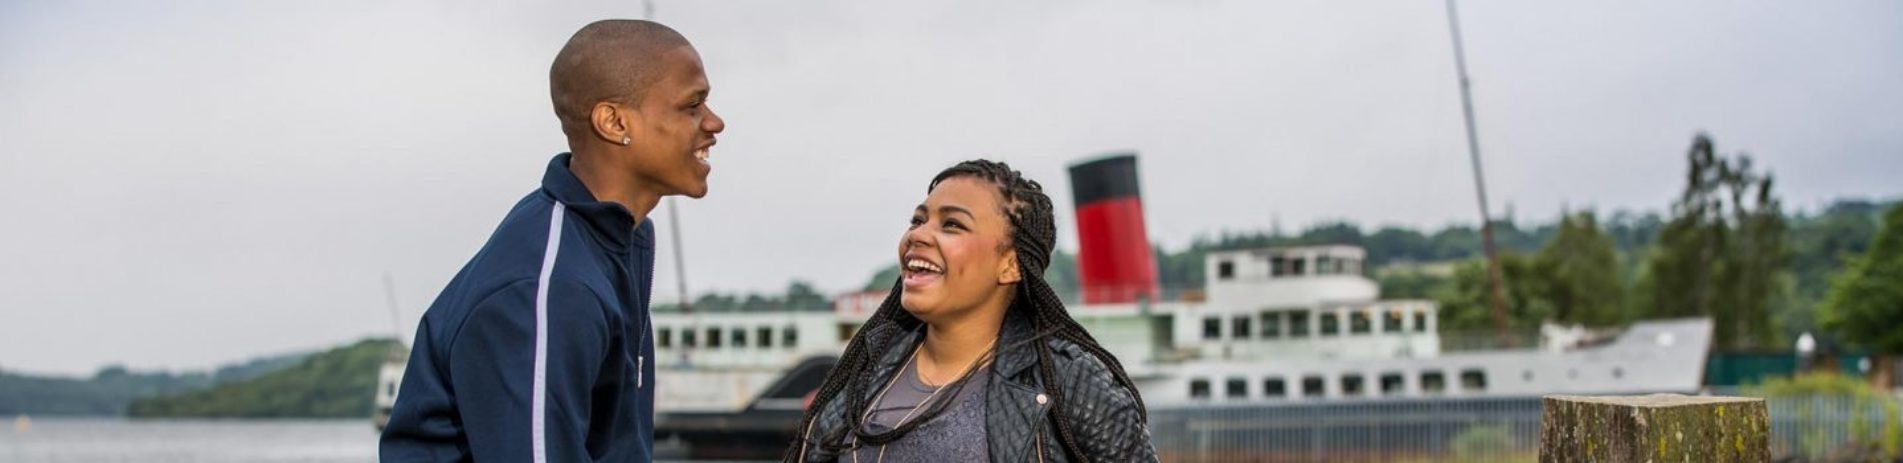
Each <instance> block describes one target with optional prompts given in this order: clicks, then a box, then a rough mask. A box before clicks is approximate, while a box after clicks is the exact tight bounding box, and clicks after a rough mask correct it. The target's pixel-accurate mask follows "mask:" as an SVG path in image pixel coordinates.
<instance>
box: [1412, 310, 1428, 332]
mask: <svg viewBox="0 0 1903 463" xmlns="http://www.w3.org/2000/svg"><path fill="white" fill-rule="evenodd" d="M1414 332H1416V333H1425V332H1427V311H1425V310H1417V311H1415V312H1414Z"/></svg>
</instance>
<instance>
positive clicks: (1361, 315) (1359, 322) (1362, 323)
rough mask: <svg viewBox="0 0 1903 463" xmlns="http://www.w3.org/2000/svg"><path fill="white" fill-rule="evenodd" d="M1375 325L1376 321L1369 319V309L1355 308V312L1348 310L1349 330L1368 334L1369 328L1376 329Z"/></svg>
mask: <svg viewBox="0 0 1903 463" xmlns="http://www.w3.org/2000/svg"><path fill="white" fill-rule="evenodd" d="M1373 325H1374V323H1373V322H1372V321H1369V320H1368V311H1366V310H1361V309H1355V310H1354V311H1353V312H1348V332H1350V333H1354V334H1368V330H1371V329H1374V327H1373Z"/></svg>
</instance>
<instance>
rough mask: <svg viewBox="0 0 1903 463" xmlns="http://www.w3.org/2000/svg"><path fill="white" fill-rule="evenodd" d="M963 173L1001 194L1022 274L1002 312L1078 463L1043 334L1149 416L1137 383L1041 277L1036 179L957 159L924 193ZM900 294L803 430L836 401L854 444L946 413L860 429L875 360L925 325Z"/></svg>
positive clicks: (1046, 240)
mask: <svg viewBox="0 0 1903 463" xmlns="http://www.w3.org/2000/svg"><path fill="white" fill-rule="evenodd" d="M960 177H969V178H977V179H981V180H985V181H987V182H990V183H991V184H993V185H997V186H998V191H999V193H1001V194H1002V196H1003V199H1004V201H1003V204H1004V211H1003V212H1004V215H1005V216H1006V217H1008V218H1010V225H1011V226H1010V229H1009V230H1008V233H1009V234H1010V235H1011V246H1012V247H1013V248H1014V249H1016V250H1017V256H1018V266H1019V271H1020V274H1021V275H1023V279H1022V280H1021V281H1020V282H1018V284H1017V285H1016V286H1017V288H1016V291H1017V293H1016V294H1015V295H1014V296H1015V297H1013V298H1012V303H1011V307H1010V308H1009V309H1007V310H1013V311H1024V312H1026V313H1025V315H1027V317H1025V318H1027V319H1028V320H1030V322H1031V325H1032V326H1031V328H1032V332H1034V333H1036V334H1035V335H1034V336H1032V337H1031V338H1029V339H1024V340H1020V341H1017V342H1028V343H1030V345H1032V346H1033V349H1034V351H1035V352H1036V353H1037V360H1038V361H1037V364H1038V374H1039V375H1040V376H1041V377H1042V379H1043V383H1044V384H1045V387H1044V389H1045V391H1044V392H1045V393H1047V394H1049V395H1050V396H1051V399H1053V400H1052V401H1051V402H1052V403H1053V405H1052V411H1051V413H1052V414H1053V415H1054V416H1053V417H1052V418H1053V421H1054V422H1056V424H1057V434H1058V436H1057V437H1058V440H1059V441H1060V443H1061V444H1063V448H1064V449H1065V451H1067V452H1068V453H1070V454H1071V455H1073V459H1076V460H1082V458H1083V452H1082V447H1081V442H1079V441H1078V439H1077V437H1076V433H1075V432H1074V431H1072V429H1071V428H1072V424H1071V423H1070V420H1069V419H1068V418H1066V415H1065V413H1064V408H1065V407H1066V405H1067V404H1066V401H1065V400H1064V391H1063V390H1062V388H1059V387H1057V378H1058V376H1057V371H1056V370H1055V368H1054V361H1053V360H1054V359H1053V358H1052V349H1051V347H1050V343H1047V342H1041V341H1042V339H1043V338H1045V337H1052V336H1054V337H1057V338H1058V339H1063V340H1065V341H1069V342H1070V343H1071V344H1075V345H1077V346H1078V347H1081V348H1082V349H1084V350H1085V351H1086V352H1088V353H1089V354H1090V355H1092V356H1095V357H1096V358H1097V359H1098V360H1100V361H1102V362H1103V364H1104V365H1105V366H1106V367H1108V368H1109V369H1110V372H1111V374H1112V375H1113V376H1115V377H1116V380H1117V383H1118V384H1119V385H1121V386H1123V387H1124V388H1125V389H1127V390H1128V391H1129V393H1130V396H1131V397H1132V398H1134V399H1135V400H1136V406H1137V409H1138V411H1139V416H1146V417H1147V416H1148V415H1149V414H1148V413H1146V412H1143V411H1142V410H1143V409H1144V406H1143V398H1142V397H1141V396H1139V395H1138V393H1137V389H1136V385H1135V384H1134V383H1132V382H1131V381H1130V376H1129V375H1128V374H1126V373H1124V371H1123V364H1122V363H1119V362H1118V361H1117V358H1116V357H1115V356H1112V355H1110V352H1109V351H1107V350H1105V349H1104V348H1103V346H1102V345H1100V344H1098V343H1097V340H1096V338H1093V337H1091V336H1090V332H1088V331H1085V330H1084V327H1083V326H1082V325H1079V324H1077V321H1076V320H1075V319H1072V318H1071V316H1070V312H1068V311H1066V310H1065V309H1064V303H1063V301H1062V300H1060V299H1058V297H1057V293H1056V291H1053V290H1052V289H1051V287H1050V285H1049V284H1047V283H1045V281H1044V277H1043V275H1044V270H1045V269H1046V268H1047V267H1048V266H1049V265H1050V261H1051V251H1052V250H1053V249H1055V247H1056V243H1057V226H1056V223H1055V222H1054V217H1053V212H1052V207H1051V199H1050V197H1049V196H1047V195H1045V194H1044V187H1043V186H1042V185H1039V184H1038V183H1037V181H1035V180H1031V179H1028V178H1024V175H1023V174H1021V173H1019V172H1018V171H1016V170H1013V169H1011V166H1010V165H1007V164H1005V163H1002V162H994V161H987V160H982V159H980V160H973V161H965V162H961V163H958V165H955V166H952V167H951V168H948V169H945V170H944V171H942V172H939V173H938V176H937V177H934V178H932V183H931V185H930V186H928V187H927V188H926V190H925V191H926V193H928V194H929V193H930V192H931V191H932V190H934V189H936V188H938V184H939V183H940V182H944V181H945V180H947V179H951V178H960ZM902 292H903V287H902V286H901V283H900V282H894V283H893V286H892V291H891V293H890V294H888V295H887V296H886V298H885V301H884V302H882V303H880V305H879V309H878V311H876V312H874V313H873V314H872V316H871V317H870V318H868V319H867V320H866V323H865V325H864V326H862V327H861V328H860V330H859V333H858V334H857V335H854V336H853V340H852V342H851V343H849V344H848V345H847V346H846V351H845V352H844V353H842V354H841V355H840V358H839V363H838V364H837V365H835V366H834V367H833V369H832V371H831V372H830V373H828V374H827V375H826V380H825V382H824V383H821V385H820V388H819V391H818V392H817V393H815V395H814V397H813V401H812V405H811V406H810V407H809V408H808V409H807V412H806V418H805V419H804V420H801V422H800V428H801V429H808V428H809V427H810V426H811V425H812V423H813V421H815V420H817V419H818V415H819V412H820V410H821V409H822V408H823V407H824V405H825V404H827V403H829V402H830V401H833V400H845V401H846V407H845V410H846V413H845V416H844V417H843V418H844V419H845V426H844V427H843V428H842V429H841V431H844V432H847V433H852V434H854V437H855V439H854V440H855V441H856V442H857V443H858V444H869V445H879V444H884V443H887V442H891V441H893V440H897V439H898V438H900V437H903V436H904V435H905V434H906V433H909V432H911V431H912V429H915V428H917V427H918V425H919V424H921V423H925V422H927V421H930V420H931V419H932V417H935V416H937V415H938V414H939V413H940V412H942V411H944V409H945V408H946V404H947V403H949V402H951V401H949V400H941V401H935V403H933V404H929V405H927V406H926V409H925V410H921V413H920V414H918V415H916V416H915V417H914V418H913V419H911V420H909V421H907V422H905V423H904V424H902V425H900V426H899V427H898V428H895V429H892V430H891V431H887V432H883V433H868V432H865V431H864V429H863V428H864V426H863V423H861V422H860V418H861V415H860V413H858V412H859V411H863V410H866V408H867V407H868V406H869V405H871V404H869V403H867V401H868V400H869V397H868V395H869V394H867V391H868V390H869V389H870V388H872V387H875V385H874V384H873V383H874V382H875V380H877V378H871V376H872V375H871V374H870V372H871V371H872V370H873V366H874V365H875V364H876V363H877V362H878V361H879V358H880V356H881V353H882V352H881V351H882V350H883V349H882V347H883V346H886V345H887V344H888V343H890V342H891V341H892V339H893V337H895V336H901V335H903V334H905V333H907V332H910V331H912V330H915V329H917V328H918V327H919V325H920V324H921V323H922V322H921V321H919V320H918V319H917V318H916V317H913V316H912V314H911V313H909V312H906V311H905V309H904V308H903V307H901V306H900V304H899V296H900V294H901V293H902ZM920 338H921V339H922V338H923V337H920ZM1014 345H1016V344H1014ZM1003 350H1006V349H1004V348H1000V349H998V351H1003ZM965 379H966V378H960V379H959V380H957V381H954V382H952V383H951V384H947V385H946V386H945V387H948V388H953V389H952V390H949V391H946V393H947V394H951V395H954V396H955V395H956V393H957V389H956V388H959V387H962V386H963V385H964V383H965ZM819 437H820V438H819V439H818V440H819V442H821V444H820V445H822V446H823V447H826V448H828V449H830V450H835V451H850V450H851V447H852V446H853V445H855V444H853V443H848V442H845V439H844V437H845V436H844V435H843V434H836V435H830V436H819ZM802 438H803V437H802ZM799 451H800V445H799V443H798V442H794V445H793V446H792V448H790V449H788V455H787V460H788V461H793V460H796V459H797V458H798V455H797V454H796V453H797V452H799Z"/></svg>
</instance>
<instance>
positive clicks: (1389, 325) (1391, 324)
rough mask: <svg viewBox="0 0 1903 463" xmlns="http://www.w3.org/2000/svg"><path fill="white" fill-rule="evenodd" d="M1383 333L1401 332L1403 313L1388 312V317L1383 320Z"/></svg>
mask: <svg viewBox="0 0 1903 463" xmlns="http://www.w3.org/2000/svg"><path fill="white" fill-rule="evenodd" d="M1381 332H1383V333H1399V332H1401V312H1400V311H1397V310H1389V311H1388V312H1387V316H1386V317H1382V318H1381Z"/></svg>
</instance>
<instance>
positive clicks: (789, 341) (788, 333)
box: [780, 326, 800, 347]
mask: <svg viewBox="0 0 1903 463" xmlns="http://www.w3.org/2000/svg"><path fill="white" fill-rule="evenodd" d="M799 341H800V330H799V328H798V327H792V326H789V327H786V328H785V329H781V330H780V346H783V347H793V346H797V345H799Z"/></svg>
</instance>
